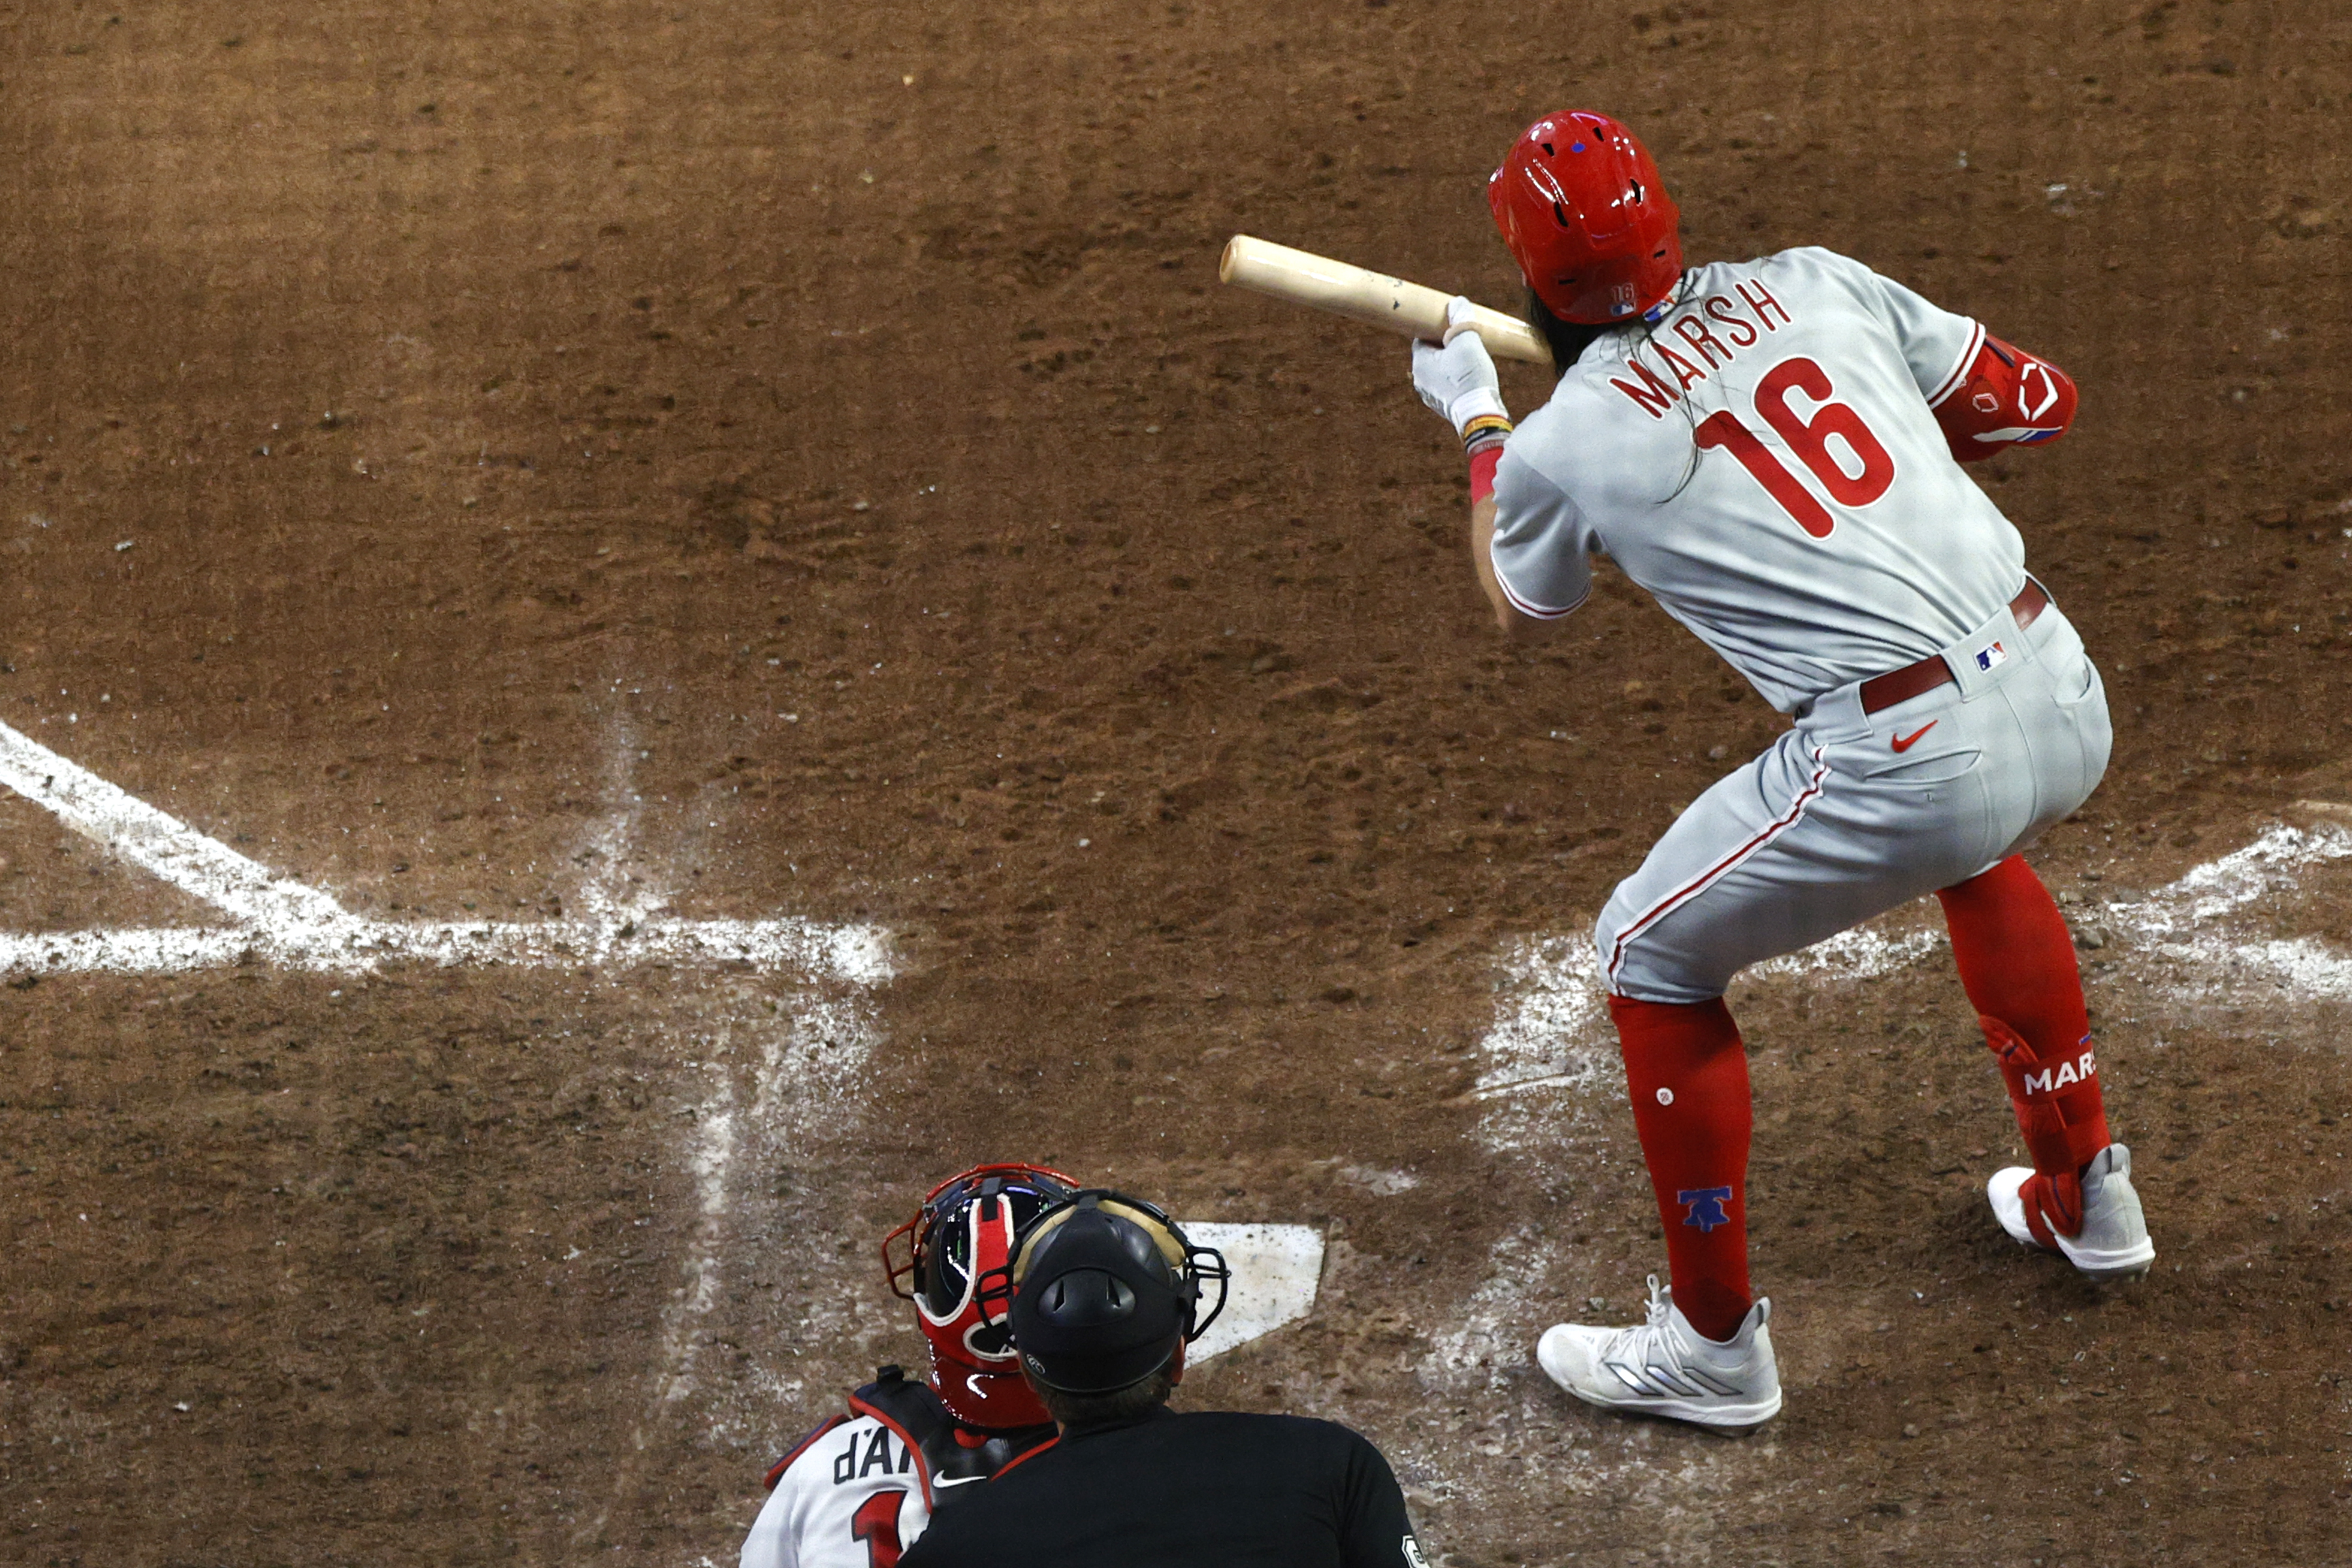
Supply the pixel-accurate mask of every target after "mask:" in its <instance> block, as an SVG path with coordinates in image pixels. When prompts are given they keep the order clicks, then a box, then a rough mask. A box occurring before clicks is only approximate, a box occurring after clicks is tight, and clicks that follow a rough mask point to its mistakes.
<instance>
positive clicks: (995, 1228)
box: [882, 1165, 1078, 1431]
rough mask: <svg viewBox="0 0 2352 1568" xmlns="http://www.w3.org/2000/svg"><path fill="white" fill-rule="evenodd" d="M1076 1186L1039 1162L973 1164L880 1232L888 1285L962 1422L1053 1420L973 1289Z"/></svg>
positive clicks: (933, 1378)
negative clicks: (913, 1319)
mask: <svg viewBox="0 0 2352 1568" xmlns="http://www.w3.org/2000/svg"><path fill="white" fill-rule="evenodd" d="M1077 1187H1078V1184H1077V1183H1076V1182H1075V1181H1073V1180H1071V1179H1070V1178H1069V1177H1067V1176H1066V1175H1064V1174H1062V1173H1060V1172H1059V1171H1053V1170H1048V1169H1046V1168H1045V1166H1043V1165H975V1166H973V1167H972V1168H971V1170H969V1171H966V1172H964V1173H961V1174H960V1175H954V1176H950V1177H949V1178H948V1179H947V1180H946V1181H944V1182H941V1183H940V1184H939V1185H938V1186H936V1187H933V1188H932V1189H931V1190H930V1192H929V1194H926V1195H925V1197H924V1199H923V1205H922V1207H920V1208H919V1209H918V1210H916V1211H915V1217H914V1218H912V1219H910V1220H908V1222H907V1223H906V1224H904V1225H902V1226H899V1227H898V1229H896V1230H894V1231H892V1232H891V1233H890V1234H889V1235H888V1236H886V1237H883V1238H882V1267H883V1268H884V1270H885V1271H886V1272H887V1275H888V1277H889V1280H890V1289H892V1290H894V1291H896V1292H897V1293H898V1295H900V1296H902V1297H904V1298H906V1299H907V1300H909V1301H912V1302H914V1303H915V1311H916V1313H917V1315H918V1316H919V1317H920V1318H921V1319H922V1323H923V1337H924V1338H925V1339H927V1340H929V1342H930V1351H931V1370H930V1375H929V1380H928V1381H929V1384H930V1385H931V1390H932V1392H933V1393H935V1394H938V1395H939V1396H940V1401H941V1403H943V1404H945V1405H947V1407H948V1413H949V1414H950V1415H953V1416H954V1417H955V1418H956V1419H957V1420H958V1421H961V1422H962V1423H963V1424H964V1425H965V1426H977V1427H981V1428H982V1429H984V1430H991V1431H1008V1430H1011V1429H1012V1428H1013V1427H1016V1426H1043V1425H1045V1423H1046V1422H1048V1421H1050V1420H1052V1419H1053V1417H1052V1416H1050V1415H1046V1414H1045V1405H1042V1404H1040V1403H1039V1402H1038V1399H1037V1395H1036V1394H1035V1392H1034V1391H1033V1390H1032V1389H1031V1388H1030V1386H1029V1384H1027V1383H1026V1382H1025V1381H1024V1380H1023V1378H1022V1376H1021V1363H1020V1362H1019V1361H1018V1360H1017V1359H1015V1357H1014V1354H1013V1342H1012V1336H1011V1334H1010V1332H1009V1331H1008V1329H1007V1327H1006V1324H1005V1321H1004V1317H1003V1313H1001V1312H1000V1313H998V1314H997V1318H996V1321H994V1322H990V1321H987V1320H986V1319H985V1318H983V1317H982V1315H981V1312H980V1309H979V1306H978V1304H977V1303H976V1302H974V1300H972V1289H973V1282H974V1281H975V1280H977V1279H979V1278H980V1276H982V1274H985V1273H987V1272H988V1271H989V1270H991V1269H1000V1268H1003V1267H1004V1266H1005V1265H1006V1264H1007V1263H1009V1262H1010V1261H1011V1260H1012V1257H1013V1238H1014V1237H1017V1236H1018V1235H1019V1234H1020V1232H1021V1227H1022V1226H1025V1225H1027V1224H1028V1223H1029V1222H1030V1221H1031V1220H1033V1219H1034V1218H1036V1217H1037V1215H1040V1214H1043V1213H1044V1212H1045V1210H1047V1209H1049V1208H1052V1207H1053V1206H1055V1205H1056V1204H1059V1203H1061V1202H1062V1201H1063V1200H1065V1199H1066V1198H1067V1197H1069V1196H1070V1194H1073V1193H1075V1192H1076V1191H1077ZM901 1237H903V1238H905V1239H906V1242H907V1250H906V1254H905V1256H904V1258H901V1257H900V1256H898V1251H897V1247H898V1241H899V1240H900V1238H901ZM909 1283H911V1284H912V1286H913V1289H908V1285H909Z"/></svg>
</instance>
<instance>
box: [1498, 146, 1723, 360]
mask: <svg viewBox="0 0 2352 1568" xmlns="http://www.w3.org/2000/svg"><path fill="white" fill-rule="evenodd" d="M1486 203H1487V205H1489V206H1491V207H1493V208H1494V210H1495V226H1496V228H1498V229H1500V230H1501V231H1502V234H1503V243H1504V244H1505V245H1507V246H1508V247H1510V251H1511V256H1512V258H1513V259H1515V260H1517V262H1518V264H1519V271H1520V273H1521V275H1522V276H1524V277H1525V278H1526V279H1527V280H1528V288H1530V289H1534V290H1535V293H1536V298H1537V299H1538V300H1542V301H1543V303H1544V308H1545V309H1546V310H1549V311H1550V312H1551V313H1552V314H1553V315H1555V316H1558V317H1559V319H1560V320H1561V321H1577V322H1581V323H1583V324H1585V325H1587V326H1605V325H1607V324H1609V323H1611V322H1612V321H1624V320H1626V319H1628V318H1629V317H1633V316H1646V315H1648V314H1649V312H1650V311H1651V310H1654V309H1655V308H1656V307H1657V306H1658V305H1659V304H1660V303H1662V302H1663V301H1664V300H1665V299H1666V298H1667V297H1668V296H1669V295H1671V294H1672V293H1673V292H1674V289H1675V282H1676V281H1677V280H1678V279H1680V278H1681V277H1682V275H1683V244H1682V236H1681V233H1680V231H1679V227H1678V225H1679V221H1680V214H1679V213H1678V212H1677V211H1676V209H1675V203H1674V198H1673V197H1671V196H1669V195H1666V187H1665V183H1664V181H1663V180H1661V179H1660V178H1659V177H1658V165H1657V164H1656V163H1654V162H1652V160H1651V158H1650V154H1649V152H1648V151H1647V150H1646V149H1645V148H1643V145H1642V144H1641V142H1637V141H1635V140H1634V138H1633V132H1631V131H1628V130H1626V129H1625V127H1624V126H1622V125H1621V124H1619V123H1618V122H1617V121H1614V120H1612V119H1610V118H1609V116H1607V115H1605V114H1591V113H1588V112H1586V111H1584V110H1563V111H1561V112H1560V113H1558V114H1548V115H1546V116H1544V118H1542V119H1541V120H1538V121H1536V122H1535V123H1534V124H1533V125H1530V126H1528V128H1527V130H1526V132H1523V133H1522V134H1521V135H1520V137H1519V139H1518V140H1517V142H1513V143H1512V144H1511V150H1510V152H1509V153H1507V154H1506V155H1505V156H1504V159H1503V166H1502V167H1501V168H1499V169H1497V170H1496V171H1495V173H1494V174H1493V176H1492V177H1490V178H1489V179H1488V180H1487V182H1486Z"/></svg>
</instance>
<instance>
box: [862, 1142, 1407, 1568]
mask: <svg viewBox="0 0 2352 1568" xmlns="http://www.w3.org/2000/svg"><path fill="white" fill-rule="evenodd" d="M1226 1278H1227V1276H1226V1270H1225V1266H1224V1259H1223V1258H1222V1257H1221V1256H1219V1254H1218V1253H1217V1252H1216V1251H1215V1250H1214V1249H1213V1248H1210V1247H1194V1246H1192V1244H1191V1243H1190V1242H1189V1241H1187V1240H1186V1239H1185V1237H1184V1233H1183V1232H1182V1231H1181V1230H1180V1229H1179V1228H1177V1226H1176V1224H1175V1222H1174V1221H1173V1220H1171V1219H1170V1218H1169V1217H1168V1216H1167V1215H1165V1214H1163V1213H1161V1212H1160V1210H1159V1209H1157V1208H1155V1207H1153V1206H1152V1205H1150V1204H1147V1203H1144V1202H1142V1201H1140V1200H1139V1199H1136V1198H1130V1197H1126V1196H1122V1195H1121V1194H1118V1193H1113V1192H1108V1191H1106V1190H1102V1189H1099V1188H1097V1189H1089V1190H1087V1191H1082V1192H1079V1193H1077V1194H1074V1195H1072V1196H1071V1197H1069V1198H1068V1199H1066V1200H1065V1201H1064V1202H1063V1203H1062V1204H1060V1205H1057V1206H1055V1207H1054V1208H1051V1209H1048V1210H1046V1211H1045V1213H1043V1214H1041V1215H1038V1216H1037V1217H1036V1218H1035V1219H1034V1220H1032V1221H1031V1222H1030V1223H1029V1225H1028V1226H1027V1227H1026V1228H1025V1229H1024V1232H1023V1234H1022V1236H1021V1237H1020V1240H1019V1242H1018V1244H1017V1246H1016V1247H1015V1250H1014V1254H1013V1260H1012V1262H1011V1263H1009V1264H1007V1265H1006V1266H1005V1267H1004V1268H1003V1269H1000V1270H996V1271H994V1272H993V1274H992V1275H991V1276H985V1277H983V1278H982V1280H981V1281H980V1282H979V1287H978V1289H979V1293H980V1300H981V1310H982V1313H983V1314H986V1313H991V1312H994V1311H998V1310H1004V1308H1005V1303H1006V1301H1007V1300H1008V1299H1009V1300H1010V1314H1011V1317H1012V1322H1013V1348H1014V1349H1015V1350H1016V1351H1018V1352H1020V1357H1021V1370H1022V1372H1023V1373H1024V1375H1025V1376H1026V1377H1027V1378H1028V1380H1029V1382H1030V1384H1031V1385H1032V1386H1033V1387H1034V1388H1035V1389H1036V1391H1037V1393H1038V1395H1039V1397H1040V1398H1042V1399H1043V1400H1044V1401H1045V1409H1046V1411H1047V1412H1048V1413H1049V1414H1051V1415H1052V1416H1053V1417H1054V1420H1055V1425H1056V1426H1059V1427H1060V1428H1061V1433H1060V1436H1057V1437H1055V1439H1053V1440H1052V1441H1050V1442H1048V1443H1045V1444H1044V1445H1042V1446H1041V1447H1036V1448H1034V1449H1032V1450H1030V1451H1029V1452H1028V1453H1027V1454H1025V1455H1024V1456H1022V1457H1021V1458H1018V1459H1015V1460H1014V1461H1013V1463H1012V1464H1010V1465H1007V1466H1005V1467H1004V1468H1003V1469H1001V1470H999V1471H998V1472H997V1473H996V1475H995V1476H994V1477H993V1478H992V1479H990V1480H988V1481H987V1482H985V1483H983V1484H982V1485H980V1486H977V1487H975V1488H974V1489H972V1491H971V1493H969V1494H967V1495H966V1496H965V1497H963V1498H962V1499H961V1500H959V1501H958V1502H957V1504H956V1506H955V1507H954V1508H951V1509H946V1510H941V1511H940V1512H939V1513H938V1514H936V1515H934V1516H933V1518H932V1520H931V1523H930V1528H929V1530H927V1531H925V1532H924V1534H923V1536H922V1538H921V1539H920V1540H919V1541H918V1542H915V1544H914V1545H912V1546H910V1547H908V1549H907V1553H906V1555H905V1556H904V1557H902V1558H901V1559H899V1562H900V1563H901V1564H902V1568H1063V1565H1065V1564H1067V1565H1070V1568H1077V1565H1079V1564H1084V1565H1085V1568H1102V1565H1103V1564H1106V1563H1116V1564H1118V1565H1120V1568H1152V1565H1153V1564H1159V1563H1169V1564H1182V1565H1183V1568H1201V1565H1202V1564H1208V1563H1214V1564H1221V1565H1222V1564H1248V1563H1263V1564H1269V1565H1272V1564H1280V1565H1282V1568H1423V1557H1422V1554H1421V1548H1420V1547H1419V1546H1418V1545H1417V1544H1416V1543H1415V1542H1414V1541H1413V1538H1412V1522H1411V1521H1409V1520H1408V1519H1407V1518H1406V1517H1405V1510H1404V1494H1403V1493H1402V1491H1400V1490H1399V1489H1398V1488H1397V1481H1396V1476H1395V1474H1394V1473H1393V1472H1392V1471H1391V1470H1390V1468H1389V1465H1388V1461H1387V1460H1386V1459H1384V1458H1381V1451H1380V1450H1379V1449H1378V1448H1375V1447H1372V1446H1371V1444H1370V1443H1369V1442H1367V1441H1366V1440H1365V1439H1364V1438H1363V1437H1361V1436H1359V1435H1358V1434H1356V1433H1354V1432H1351V1431H1349V1429H1348V1428H1347V1427H1345V1426H1338V1425H1336V1424H1334V1423H1332V1422H1328V1421H1313V1420H1308V1419H1307V1418H1305V1417H1303V1416H1297V1415H1239V1414H1233V1413H1224V1412H1185V1413H1183V1414H1181V1415H1180V1414H1178V1413H1177V1412H1175V1411H1172V1410H1170V1409H1169V1408H1168V1395H1169V1393H1170V1391H1171V1390H1172V1389H1173V1388H1174V1387H1175V1386H1176V1384H1177V1383H1178V1382H1179V1381H1180V1380H1181V1378H1182V1377H1183V1375H1184V1347H1185V1346H1186V1345H1187V1344H1188V1343H1190V1342H1192V1341H1193V1340H1195V1339H1198V1338H1199V1337H1200V1335H1201V1332H1202V1330H1204V1329H1206V1328H1207V1327H1208V1326H1209V1324H1210V1322H1211V1321H1213V1320H1214V1319H1215V1317H1216V1315H1217V1313H1218V1312H1219V1311H1221V1310H1223V1307H1224V1286H1225V1280H1226ZM1203 1281H1214V1282H1215V1284H1216V1286H1217V1300H1216V1304H1215V1305H1214V1306H1213V1307H1212V1308H1210V1310H1209V1311H1208V1312H1207V1314H1206V1315H1205V1316H1203V1315H1202V1312H1201V1310H1200V1304H1201V1287H1202V1282H1203Z"/></svg>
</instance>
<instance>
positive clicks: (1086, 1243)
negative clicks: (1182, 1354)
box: [976, 1187, 1231, 1394]
mask: <svg viewBox="0 0 2352 1568" xmlns="http://www.w3.org/2000/svg"><path fill="white" fill-rule="evenodd" d="M1230 1278H1231V1273H1230V1271H1229V1270H1228V1269H1227V1268H1225V1260H1224V1257H1223V1254H1221V1253H1219V1252H1218V1251H1217V1250H1216V1249H1215V1248H1214V1247H1195V1246H1193V1245H1192V1241H1191V1240H1190V1239H1189V1238H1188V1237H1186V1236H1185V1235H1184V1233H1183V1231H1182V1230H1181V1229H1180V1228H1179V1227H1178V1226H1177V1224H1176V1222H1175V1221H1174V1220H1172V1219H1170V1218H1169V1217H1168V1215H1166V1214H1164V1213H1162V1212H1161V1211H1160V1209H1159V1208H1157V1207H1155V1206H1154V1205H1150V1204H1148V1203H1145V1202H1144V1201H1143V1200H1142V1199H1140V1198H1131V1197H1128V1196H1127V1195H1125V1194H1120V1193H1115V1192H1111V1191H1109V1190H1108V1189H1107V1188H1100V1187H1094V1188H1088V1189H1087V1190H1086V1191H1084V1192H1080V1193H1074V1194H1071V1195H1070V1196H1069V1197H1067V1198H1066V1199H1065V1200H1063V1202H1062V1203H1060V1204H1059V1205H1055V1207H1053V1208H1050V1209H1047V1210H1046V1211H1045V1213H1044V1214H1042V1215H1038V1217H1037V1218H1035V1219H1034V1220H1032V1221H1030V1223H1029V1226H1028V1227H1027V1228H1026V1229H1024V1231H1023V1232H1022V1233H1021V1239H1020V1244H1019V1246H1018V1247H1016V1248H1015V1249H1014V1251H1013V1257H1012V1258H1011V1259H1010V1260H1009V1261H1007V1262H1006V1263H1004V1264H1003V1266H1002V1267H1000V1268H993V1269H991V1270H990V1271H989V1272H988V1274H987V1275H986V1276H985V1277H984V1278H982V1280H981V1283H980V1288H979V1290H978V1291H977V1293H976V1295H977V1304H978V1306H979V1308H980V1310H981V1312H982V1315H983V1316H986V1317H991V1318H993V1317H995V1315H996V1314H997V1313H998V1312H999V1311H1003V1312H1004V1314H1005V1318H1004V1319H1003V1320H1001V1321H1010V1322H1011V1324H1012V1328H1013V1348H1014V1350H1015V1351H1017V1352H1019V1354H1020V1357H1021V1365H1022V1367H1023V1369H1024V1371H1026V1372H1027V1373H1028V1374H1029V1376H1030V1378H1031V1380H1032V1381H1034V1382H1035V1383H1038V1384H1043V1385H1044V1386H1045V1387H1047V1388H1051V1389H1054V1390H1056V1391H1058V1392H1060V1393H1063V1394H1111V1393H1115V1392H1117V1391H1118V1390H1119V1389H1122V1388H1127V1387H1129V1386H1131V1385H1132V1384H1138V1383H1140V1382H1142V1381H1143V1380H1144V1379H1145V1378H1147V1377H1150V1375H1151V1374H1152V1373H1156V1372H1159V1371H1160V1370H1162V1369H1163V1368H1165V1367H1167V1366H1168V1365H1169V1364H1170V1363H1171V1362H1173V1361H1174V1360H1175V1357H1176V1352H1177V1348H1178V1347H1179V1346H1180V1345H1184V1344H1189V1343H1191V1342H1192V1341H1194V1340H1196V1339H1199V1338H1200V1337H1201V1335H1202V1333H1203V1332H1205V1331H1207V1329H1208V1327H1209V1325H1210V1324H1211V1323H1213V1322H1214V1321H1216V1318H1217V1314H1218V1313H1219V1312H1222V1311H1223V1310H1224V1307H1225V1284H1226V1281H1227V1279H1230ZM1210 1281H1213V1282H1214V1283H1215V1285H1216V1287H1217V1299H1216V1301H1215V1303H1214V1304H1213V1306H1211V1307H1210V1308H1209V1310H1208V1311H1207V1312H1206V1313H1205V1314H1203V1313H1202V1310H1201V1287H1202V1284H1203V1283H1204V1282H1210Z"/></svg>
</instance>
